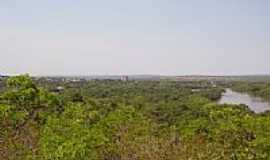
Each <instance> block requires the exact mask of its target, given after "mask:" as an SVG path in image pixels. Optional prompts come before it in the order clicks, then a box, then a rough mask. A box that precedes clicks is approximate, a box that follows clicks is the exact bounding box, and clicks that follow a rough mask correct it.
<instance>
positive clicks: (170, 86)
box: [0, 75, 270, 160]
mask: <svg viewBox="0 0 270 160" xmlns="http://www.w3.org/2000/svg"><path fill="white" fill-rule="evenodd" d="M6 83H7V85H6V88H5V89H4V92H3V93H2V92H1V94H0V97H1V98H0V159H21V160H24V159H25V160H30V159H31V160H34V159H35V160H36V159H37V160H39V159H40V160H88V159H89V160H92V159H94V160H95V159H96V160H100V159H101V160H102V159H104V160H129V159H130V160H134V159H137V160H181V159H184V160H185V159H190V160H191V159H192V160H193V159H194V160H205V159H220V160H229V159H233V160H247V159H251V160H268V159H269V157H270V152H269V151H270V134H269V133H270V118H269V117H270V114H269V113H262V114H255V113H253V112H251V111H250V110H249V109H248V108H247V107H245V106H241V105H228V104H227V105H218V104H217V103H216V100H217V99H219V98H220V96H221V93H222V92H223V88H221V87H213V86H212V84H211V83H210V82H207V81H197V82H174V81H162V80H161V81H128V82H125V83H123V82H121V81H116V80H115V81H114V80H103V81H99V80H93V81H83V82H61V81H56V82H55V81H54V82H50V81H45V80H44V79H43V80H39V81H34V80H32V78H31V77H30V76H28V75H23V76H15V77H11V78H10V79H8V80H7V81H6ZM227 85H230V86H231V87H232V88H234V89H235V90H240V91H246V92H249V93H252V94H254V95H257V96H261V97H264V98H266V99H267V97H268V96H269V95H270V94H269V93H270V92H269V91H270V90H269V87H270V85H269V83H245V82H235V83H231V84H227ZM57 86H64V88H65V90H64V91H63V92H57V93H56V92H49V90H53V88H55V87H57Z"/></svg>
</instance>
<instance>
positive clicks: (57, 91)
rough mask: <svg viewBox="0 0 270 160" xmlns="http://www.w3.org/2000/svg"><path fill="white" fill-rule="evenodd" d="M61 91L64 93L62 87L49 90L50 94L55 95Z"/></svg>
mask: <svg viewBox="0 0 270 160" xmlns="http://www.w3.org/2000/svg"><path fill="white" fill-rule="evenodd" d="M63 91H64V87H62V86H58V87H56V88H54V89H52V90H51V92H56V93H60V92H63Z"/></svg>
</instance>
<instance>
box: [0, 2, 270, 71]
mask: <svg viewBox="0 0 270 160" xmlns="http://www.w3.org/2000/svg"><path fill="white" fill-rule="evenodd" d="M269 8H270V1H269V0H98V1H96V0H46V1H37V0H23V1H22V0H0V74H11V75H13V74H24V73H29V74H31V75H126V74H159V75H194V74H200V75H245V74H270V63H269V60H270V45H269V42H270V9H269Z"/></svg>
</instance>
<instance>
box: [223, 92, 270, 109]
mask: <svg viewBox="0 0 270 160" xmlns="http://www.w3.org/2000/svg"><path fill="white" fill-rule="evenodd" d="M218 103H219V104H224V103H227V104H245V105H247V106H248V107H249V109H250V110H252V111H254V112H255V113H262V112H265V111H268V110H270V103H269V102H268V101H265V100H264V99H262V98H259V97H255V96H252V95H250V94H247V93H240V92H236V91H233V90H232V89H229V88H227V89H226V90H225V92H224V93H223V94H222V96H221V98H220V100H219V101H218Z"/></svg>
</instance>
